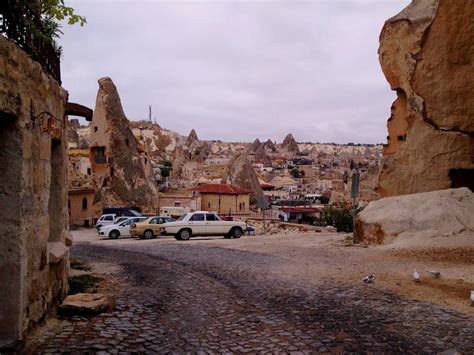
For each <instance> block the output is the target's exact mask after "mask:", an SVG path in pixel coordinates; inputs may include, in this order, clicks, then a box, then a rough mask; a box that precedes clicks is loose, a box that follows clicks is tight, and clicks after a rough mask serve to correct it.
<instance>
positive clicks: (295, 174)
mask: <svg viewBox="0 0 474 355" xmlns="http://www.w3.org/2000/svg"><path fill="white" fill-rule="evenodd" d="M290 174H291V176H293V177H294V178H299V177H301V176H304V173H303V172H302V171H300V170H299V169H298V168H293V169H291V171H290Z"/></svg>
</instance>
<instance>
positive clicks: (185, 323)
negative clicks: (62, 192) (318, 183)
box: [27, 242, 474, 354]
mask: <svg viewBox="0 0 474 355" xmlns="http://www.w3.org/2000/svg"><path fill="white" fill-rule="evenodd" d="M127 249H128V250H124V249H123V248H120V247H114V248H109V247H104V246H94V245H87V244H82V245H76V246H74V249H73V254H74V256H78V257H81V258H83V259H85V260H89V261H101V262H108V263H115V264H120V265H121V266H122V269H121V270H122V271H120V272H119V274H118V275H117V276H118V278H119V280H120V282H119V283H118V284H117V285H116V286H115V288H116V290H115V291H116V296H117V305H116V309H115V310H114V311H113V312H111V313H106V314H102V315H99V316H97V317H94V318H81V317H74V318H68V319H63V320H61V322H60V324H59V326H58V325H56V326H54V327H49V328H47V329H45V331H43V332H42V334H40V335H39V337H38V338H37V339H36V340H35V341H33V342H32V343H31V344H30V345H29V347H28V348H27V351H28V352H31V353H33V352H35V353H36V352H52V353H56V352H75V351H98V352H110V353H117V352H122V351H129V352H130V351H135V352H146V353H153V352H156V353H166V352H179V353H182V352H193V353H217V352H226V353H229V352H232V353H255V352H262V353H268V352H288V353H293V352H294V353H295V354H296V353H298V352H301V353H322V352H336V353H341V352H401V353H432V352H442V351H447V350H451V351H453V350H456V351H460V352H464V353H474V318H473V317H469V316H465V315H462V314H459V313H456V312H454V311H448V310H445V309H442V308H441V307H438V306H435V305H433V304H430V303H425V302H419V301H412V300H405V299H401V298H399V297H397V296H395V295H393V294H390V293H385V292H382V291H379V290H376V289H373V288H371V287H370V286H368V285H363V284H361V285H354V284H344V283H340V282H336V281H331V280H327V281H325V282H323V283H321V284H320V285H317V286H315V285H305V284H304V283H302V282H300V281H298V280H294V281H292V280H284V279H282V278H277V277H275V275H274V274H270V273H267V272H266V270H269V269H271V268H272V265H276V264H278V263H279V262H281V260H279V259H278V258H276V257H272V256H268V255H262V254H258V253H249V252H242V251H236V250H229V249H221V248H215V247H213V248H210V247H203V246H186V248H183V247H182V245H181V244H180V243H178V242H177V243H176V244H168V245H167V246H164V247H161V248H155V249H154V248H153V247H150V245H145V246H143V245H142V246H137V247H135V248H127ZM130 249H133V250H130ZM249 263H251V264H252V265H253V267H252V268H249V267H245V265H248V264H249Z"/></svg>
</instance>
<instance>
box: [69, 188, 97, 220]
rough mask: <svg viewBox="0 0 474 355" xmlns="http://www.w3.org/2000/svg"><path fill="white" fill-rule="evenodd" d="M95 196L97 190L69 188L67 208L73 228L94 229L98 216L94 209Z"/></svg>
mask: <svg viewBox="0 0 474 355" xmlns="http://www.w3.org/2000/svg"><path fill="white" fill-rule="evenodd" d="M94 194H95V190H94V189H93V188H90V187H89V188H88V187H77V188H69V191H68V201H67V207H68V213H69V225H70V226H71V227H92V226H93V225H94V224H95V220H96V218H97V217H98V216H97V215H96V214H95V211H94V207H93V203H94Z"/></svg>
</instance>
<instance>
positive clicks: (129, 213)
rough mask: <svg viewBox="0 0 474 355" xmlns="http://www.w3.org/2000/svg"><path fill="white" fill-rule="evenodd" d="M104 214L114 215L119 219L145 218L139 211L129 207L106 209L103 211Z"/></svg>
mask: <svg viewBox="0 0 474 355" xmlns="http://www.w3.org/2000/svg"><path fill="white" fill-rule="evenodd" d="M102 214H114V215H116V216H117V217H118V216H124V217H143V215H142V214H141V213H140V212H139V211H137V210H135V209H133V208H128V207H106V208H104V209H103V210H102Z"/></svg>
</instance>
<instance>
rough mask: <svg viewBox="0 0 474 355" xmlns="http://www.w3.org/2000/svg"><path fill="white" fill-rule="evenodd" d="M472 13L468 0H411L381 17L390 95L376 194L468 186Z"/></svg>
mask: <svg viewBox="0 0 474 355" xmlns="http://www.w3.org/2000/svg"><path fill="white" fill-rule="evenodd" d="M473 17H474V4H473V2H472V1H449V0H414V1H413V2H412V3H411V4H410V5H408V6H407V7H406V8H405V9H404V10H403V11H401V12H400V13H399V14H398V15H396V16H394V17H392V18H390V19H388V20H387V21H386V22H385V25H384V27H383V29H382V33H381V34H380V47H379V59H380V64H381V67H382V70H383V72H384V74H385V77H386V79H387V81H388V82H389V84H390V86H391V88H392V90H394V91H396V94H397V99H396V100H395V102H394V103H393V105H392V109H391V116H390V118H389V119H388V122H387V128H388V133H389V136H388V142H387V144H386V145H385V146H384V159H383V163H382V169H381V172H380V176H379V185H378V192H379V193H380V194H381V196H382V197H387V196H396V195H403V194H413V193H417V192H427V191H435V190H442V189H447V188H451V187H463V186H466V187H470V188H471V190H473V189H474V120H473V119H472V112H474V100H472V98H473V97H474V75H472V72H473V60H472V58H474V46H472V33H473V32H474V23H473V21H472V18H473Z"/></svg>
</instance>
